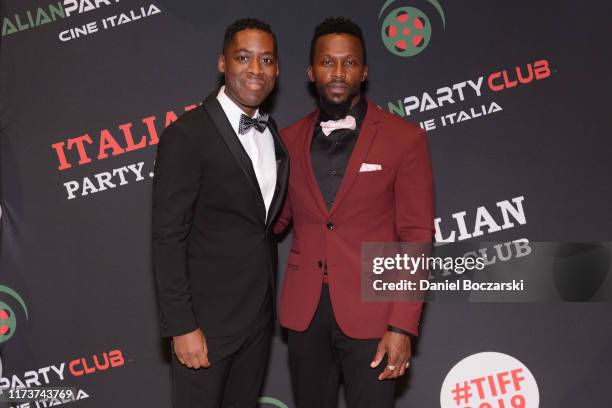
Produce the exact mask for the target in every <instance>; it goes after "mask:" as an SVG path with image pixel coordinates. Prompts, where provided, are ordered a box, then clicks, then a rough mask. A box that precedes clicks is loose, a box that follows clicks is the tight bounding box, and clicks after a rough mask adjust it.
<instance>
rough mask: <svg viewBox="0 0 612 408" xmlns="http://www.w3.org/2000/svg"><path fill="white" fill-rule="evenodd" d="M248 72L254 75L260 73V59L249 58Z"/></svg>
mask: <svg viewBox="0 0 612 408" xmlns="http://www.w3.org/2000/svg"><path fill="white" fill-rule="evenodd" d="M249 72H250V73H252V74H255V75H259V74H261V72H262V68H261V61H259V58H253V59H251V62H250V63H249Z"/></svg>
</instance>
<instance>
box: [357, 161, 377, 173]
mask: <svg viewBox="0 0 612 408" xmlns="http://www.w3.org/2000/svg"><path fill="white" fill-rule="evenodd" d="M379 170H382V166H381V165H380V164H371V163H361V167H360V168H359V172H360V173H363V172H366V171H379Z"/></svg>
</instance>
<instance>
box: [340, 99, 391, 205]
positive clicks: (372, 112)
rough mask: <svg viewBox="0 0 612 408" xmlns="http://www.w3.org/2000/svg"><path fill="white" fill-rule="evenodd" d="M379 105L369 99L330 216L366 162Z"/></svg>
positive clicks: (375, 129) (374, 130)
mask: <svg viewBox="0 0 612 408" xmlns="http://www.w3.org/2000/svg"><path fill="white" fill-rule="evenodd" d="M377 109H378V107H377V106H376V105H374V104H373V103H371V102H369V101H368V111H367V113H366V116H365V118H364V119H363V125H362V126H361V130H360V131H359V137H358V138H357V143H356V144H355V148H354V149H353V153H352V154H351V158H350V160H349V163H348V166H347V167H346V171H345V172H344V177H343V178H342V182H341V183H340V188H339V189H338V193H337V194H336V199H335V200H334V205H333V206H332V208H331V210H330V212H329V216H332V215H333V214H334V212H335V211H336V210H337V209H338V207H339V206H340V204H341V203H342V200H344V198H345V197H346V195H347V194H348V192H349V191H350V189H351V186H352V185H353V183H354V182H355V179H356V178H357V175H358V174H359V169H360V168H361V163H363V162H364V160H365V158H366V155H367V154H368V150H369V149H370V146H371V145H372V142H373V141H374V138H375V137H376V133H377V123H378V121H379V119H378V117H377V115H376V113H377V112H376V110H377Z"/></svg>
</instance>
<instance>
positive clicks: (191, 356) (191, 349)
mask: <svg viewBox="0 0 612 408" xmlns="http://www.w3.org/2000/svg"><path fill="white" fill-rule="evenodd" d="M172 343H173V344H174V352H175V353H176V357H177V358H178V360H179V361H180V362H181V364H182V365H184V366H186V367H189V368H195V369H198V368H208V367H210V362H209V361H208V347H207V346H206V337H204V333H202V330H200V329H195V330H194V331H192V332H190V333H187V334H183V335H180V336H174V337H173V338H172Z"/></svg>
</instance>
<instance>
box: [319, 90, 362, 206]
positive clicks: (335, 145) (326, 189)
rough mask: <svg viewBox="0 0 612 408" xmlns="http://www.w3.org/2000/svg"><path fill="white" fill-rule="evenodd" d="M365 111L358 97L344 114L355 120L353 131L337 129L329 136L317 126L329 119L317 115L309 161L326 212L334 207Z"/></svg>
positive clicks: (322, 114)
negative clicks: (355, 124) (357, 100)
mask: <svg viewBox="0 0 612 408" xmlns="http://www.w3.org/2000/svg"><path fill="white" fill-rule="evenodd" d="M367 109H368V104H367V102H366V100H365V98H363V97H361V98H360V99H359V102H358V103H357V105H355V106H354V107H353V108H352V109H351V110H350V111H349V112H348V114H347V115H351V116H353V117H354V118H355V121H356V122H357V127H356V128H355V130H350V129H338V130H334V131H333V132H331V133H330V134H329V136H325V133H323V131H322V130H321V125H320V123H321V122H325V121H328V120H331V119H332V118H330V117H329V116H328V115H326V114H325V112H323V111H321V113H320V114H319V118H318V124H317V126H316V127H315V129H314V135H313V138H312V143H311V145H310V160H311V162H312V169H313V171H314V174H315V178H316V179H317V182H318V183H319V189H321V194H323V199H324V200H325V204H326V205H327V209H328V210H329V209H331V208H332V206H333V204H334V200H335V198H336V193H337V192H338V189H339V188H340V183H341V182H342V178H343V177H344V172H345V170H346V167H347V166H348V162H349V159H350V158H351V153H353V148H354V147H355V143H356V142H357V138H358V137H359V129H360V127H361V124H362V122H363V118H364V117H365V115H366V111H367Z"/></svg>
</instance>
